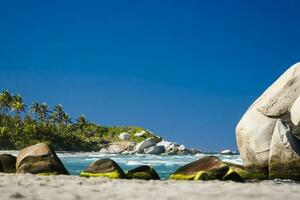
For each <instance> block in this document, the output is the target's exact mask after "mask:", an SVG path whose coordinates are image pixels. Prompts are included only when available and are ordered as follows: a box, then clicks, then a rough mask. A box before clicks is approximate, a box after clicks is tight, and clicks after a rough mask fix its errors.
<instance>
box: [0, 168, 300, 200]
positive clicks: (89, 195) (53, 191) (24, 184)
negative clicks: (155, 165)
mask: <svg viewBox="0 0 300 200" xmlns="http://www.w3.org/2000/svg"><path fill="white" fill-rule="evenodd" d="M299 198H300V184H296V183H281V184H276V183H274V182H272V181H265V182H259V183H234V182H220V181H206V182H205V181H199V182H193V181H141V180H109V179H106V178H82V177H76V176H48V177H46V176H35V175H30V174H25V175H24V174H3V173H0V199H1V200H6V199H22V200H23V199H24V200H26V199H32V200H42V199H43V200H60V199H61V200H71V199H74V200H81V199H87V200H88V199H95V200H96V199H97V200H101V199H110V200H118V199H119V200H126V199H142V200H147V199H149V200H161V199H168V200H174V199H180V200H182V199H183V200H188V199H197V200H199V199H214V200H216V199H222V200H227V199H230V200H234V199H237V200H241V199H256V200H257V199H272V200H276V199H280V200H282V199H285V200H292V199H297V200H299Z"/></svg>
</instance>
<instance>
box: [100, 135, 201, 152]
mask: <svg viewBox="0 0 300 200" xmlns="http://www.w3.org/2000/svg"><path fill="white" fill-rule="evenodd" d="M145 133H146V132H145V131H141V132H139V133H136V134H135V136H136V137H141V138H144V135H145ZM130 137H131V134H129V133H126V132H124V133H121V134H120V135H119V139H120V140H121V141H119V142H112V143H109V144H106V145H103V146H102V149H101V150H100V153H108V154H136V153H138V154H155V155H161V154H164V155H175V154H197V153H201V151H200V150H196V149H187V148H186V147H185V146H184V145H179V144H176V143H175V142H169V141H165V140H161V139H160V138H158V137H152V138H144V140H142V141H141V142H130V141H128V140H130Z"/></svg>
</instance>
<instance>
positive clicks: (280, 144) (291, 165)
mask: <svg viewBox="0 0 300 200" xmlns="http://www.w3.org/2000/svg"><path fill="white" fill-rule="evenodd" d="M269 178H271V179H274V178H281V179H293V180H300V142H299V140H298V139H297V138H296V137H295V136H294V135H293V134H292V133H291V130H290V128H289V126H288V124H286V123H284V122H283V121H282V120H280V119H278V120H277V123H276V126H275V129H274V132H273V137H272V142H271V147H270V157H269Z"/></svg>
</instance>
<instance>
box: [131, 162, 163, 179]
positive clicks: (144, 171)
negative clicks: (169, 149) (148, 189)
mask: <svg viewBox="0 0 300 200" xmlns="http://www.w3.org/2000/svg"><path fill="white" fill-rule="evenodd" d="M126 175H127V178H129V179H143V180H160V178H159V175H158V174H157V172H156V171H155V170H154V169H153V168H152V167H150V166H148V165H143V166H140V167H137V168H134V169H132V170H129V171H128V172H127V173H126Z"/></svg>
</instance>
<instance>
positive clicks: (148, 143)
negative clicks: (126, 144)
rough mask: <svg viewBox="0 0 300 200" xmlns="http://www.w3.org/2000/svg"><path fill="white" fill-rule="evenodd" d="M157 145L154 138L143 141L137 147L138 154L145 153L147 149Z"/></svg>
mask: <svg viewBox="0 0 300 200" xmlns="http://www.w3.org/2000/svg"><path fill="white" fill-rule="evenodd" d="M155 145H156V143H155V141H154V139H153V138H147V139H146V140H143V141H142V142H140V143H138V144H137V145H136V147H135V150H136V152H137V153H144V150H145V149H147V148H149V147H152V146H155Z"/></svg>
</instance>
